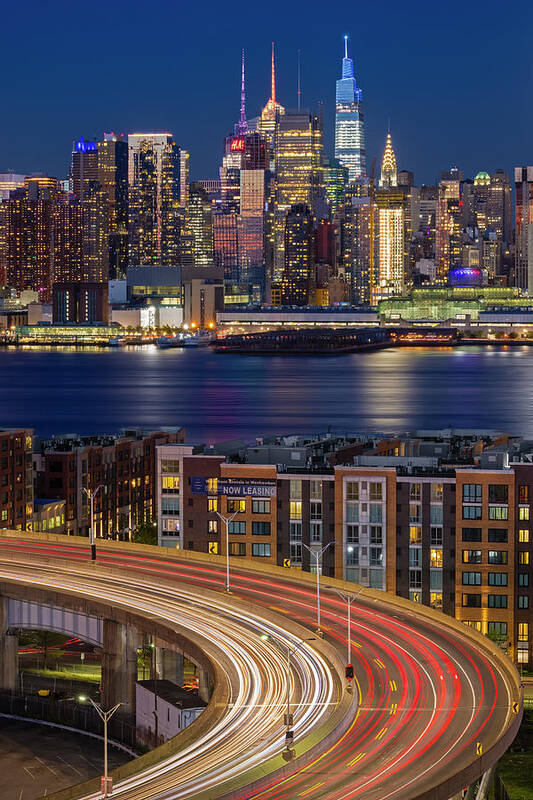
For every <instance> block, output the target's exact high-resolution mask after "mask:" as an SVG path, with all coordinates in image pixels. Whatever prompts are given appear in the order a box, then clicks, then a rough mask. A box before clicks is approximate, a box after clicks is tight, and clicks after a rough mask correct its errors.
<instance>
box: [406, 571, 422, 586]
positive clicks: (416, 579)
mask: <svg viewBox="0 0 533 800" xmlns="http://www.w3.org/2000/svg"><path fill="white" fill-rule="evenodd" d="M409 588H410V589H421V588H422V570H421V569H410V570H409Z"/></svg>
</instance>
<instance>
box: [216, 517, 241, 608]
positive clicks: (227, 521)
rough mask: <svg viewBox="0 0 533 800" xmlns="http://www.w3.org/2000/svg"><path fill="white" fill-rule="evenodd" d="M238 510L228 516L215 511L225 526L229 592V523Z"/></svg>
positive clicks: (227, 589)
mask: <svg viewBox="0 0 533 800" xmlns="http://www.w3.org/2000/svg"><path fill="white" fill-rule="evenodd" d="M238 513H239V510H238V509H237V511H234V512H233V514H230V515H229V517H226V516H224V514H221V513H220V511H217V512H216V514H217V517H218V518H219V519H221V520H222V522H223V523H224V526H225V528H226V591H227V592H229V591H230V588H229V524H230V522H231V521H232V520H233V518H234V517H236V516H237V514H238Z"/></svg>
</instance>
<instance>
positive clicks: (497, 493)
mask: <svg viewBox="0 0 533 800" xmlns="http://www.w3.org/2000/svg"><path fill="white" fill-rule="evenodd" d="M508 502H509V488H508V486H507V485H506V484H504V483H489V503H508Z"/></svg>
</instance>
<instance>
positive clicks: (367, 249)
mask: <svg viewBox="0 0 533 800" xmlns="http://www.w3.org/2000/svg"><path fill="white" fill-rule="evenodd" d="M340 215H341V259H342V265H343V271H344V274H345V276H346V281H347V282H348V284H349V286H350V290H351V299H352V301H353V302H354V303H362V304H365V305H368V304H369V303H370V302H371V301H372V299H373V294H374V291H373V290H374V286H375V284H376V281H377V275H376V264H377V252H376V240H377V225H378V217H377V206H376V202H375V197H374V188H373V185H371V184H369V183H368V182H367V181H366V180H363V181H355V182H354V183H351V184H350V185H349V186H348V187H347V189H346V199H345V204H344V207H343V208H342V210H341V212H340Z"/></svg>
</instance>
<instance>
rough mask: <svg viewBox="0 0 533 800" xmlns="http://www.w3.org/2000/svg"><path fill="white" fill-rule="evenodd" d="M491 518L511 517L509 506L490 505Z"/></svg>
mask: <svg viewBox="0 0 533 800" xmlns="http://www.w3.org/2000/svg"><path fill="white" fill-rule="evenodd" d="M520 510H522V509H520ZM489 519H509V506H489ZM521 519H522V518H521Z"/></svg>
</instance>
